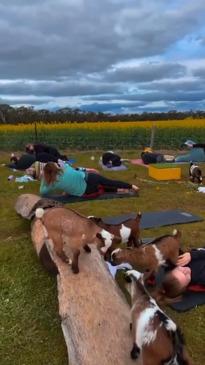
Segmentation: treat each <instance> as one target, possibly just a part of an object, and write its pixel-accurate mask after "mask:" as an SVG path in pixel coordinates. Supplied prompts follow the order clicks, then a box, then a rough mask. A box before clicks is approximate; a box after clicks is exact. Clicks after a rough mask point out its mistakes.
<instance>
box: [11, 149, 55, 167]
mask: <svg viewBox="0 0 205 365" xmlns="http://www.w3.org/2000/svg"><path fill="white" fill-rule="evenodd" d="M36 161H39V162H56V163H57V162H58V158H57V157H56V156H53V155H51V154H49V153H46V152H41V153H36V154H29V153H26V154H24V155H22V156H21V157H17V156H15V155H13V154H12V155H11V159H10V164H8V165H7V167H10V168H11V169H16V170H26V169H28V168H29V167H31V165H33V163H34V162H36Z"/></svg>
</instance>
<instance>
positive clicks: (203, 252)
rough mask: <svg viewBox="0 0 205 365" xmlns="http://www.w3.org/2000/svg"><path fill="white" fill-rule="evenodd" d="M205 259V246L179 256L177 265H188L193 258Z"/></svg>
mask: <svg viewBox="0 0 205 365" xmlns="http://www.w3.org/2000/svg"><path fill="white" fill-rule="evenodd" d="M199 259H204V260H205V248H194V249H192V250H191V251H190V252H185V253H183V254H182V255H180V256H179V257H178V260H177V266H186V265H188V264H189V263H190V262H191V261H192V260H199Z"/></svg>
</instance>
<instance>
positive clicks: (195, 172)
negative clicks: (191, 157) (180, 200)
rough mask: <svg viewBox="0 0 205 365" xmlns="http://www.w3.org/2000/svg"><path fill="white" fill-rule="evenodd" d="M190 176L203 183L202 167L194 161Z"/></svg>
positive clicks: (191, 165)
mask: <svg viewBox="0 0 205 365" xmlns="http://www.w3.org/2000/svg"><path fill="white" fill-rule="evenodd" d="M189 178H190V180H191V181H192V182H195V180H196V181H197V182H198V184H201V183H202V172H201V169H200V167H199V166H198V165H196V164H194V163H193V162H191V163H190V166H189Z"/></svg>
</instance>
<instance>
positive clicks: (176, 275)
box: [162, 266, 191, 298]
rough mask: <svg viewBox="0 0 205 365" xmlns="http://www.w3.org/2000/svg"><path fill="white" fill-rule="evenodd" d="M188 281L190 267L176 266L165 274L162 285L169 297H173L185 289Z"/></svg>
mask: <svg viewBox="0 0 205 365" xmlns="http://www.w3.org/2000/svg"><path fill="white" fill-rule="evenodd" d="M190 281H191V269H190V268H189V267H183V266H177V267H175V268H174V269H173V270H171V271H169V272H168V273H167V274H166V275H165V278H164V280H163V283H162V287H163V290H164V292H165V293H166V295H167V296H168V297H169V298H175V297H177V296H179V295H180V294H182V293H183V292H184V291H185V290H186V288H187V286H188V285H189V283H190Z"/></svg>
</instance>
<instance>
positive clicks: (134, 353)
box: [130, 343, 140, 360]
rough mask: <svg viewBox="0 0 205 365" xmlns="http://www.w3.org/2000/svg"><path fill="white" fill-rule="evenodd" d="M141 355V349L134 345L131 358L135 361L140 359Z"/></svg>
mask: <svg viewBox="0 0 205 365" xmlns="http://www.w3.org/2000/svg"><path fill="white" fill-rule="evenodd" d="M139 354H140V349H139V347H138V346H137V345H136V343H134V345H133V348H132V351H131V352H130V356H131V358H132V359H133V360H135V359H137V358H138V357H139Z"/></svg>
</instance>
